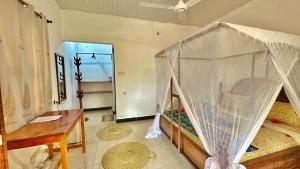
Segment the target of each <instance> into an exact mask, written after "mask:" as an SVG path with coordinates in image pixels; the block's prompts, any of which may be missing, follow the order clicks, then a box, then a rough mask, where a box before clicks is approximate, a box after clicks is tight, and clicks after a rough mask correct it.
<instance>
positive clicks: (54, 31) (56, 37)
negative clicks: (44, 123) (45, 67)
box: [26, 0, 76, 110]
mask: <svg viewBox="0 0 300 169" xmlns="http://www.w3.org/2000/svg"><path fill="white" fill-rule="evenodd" d="M26 2H28V3H30V4H31V5H32V6H33V7H34V9H35V11H37V12H42V13H43V14H44V15H45V16H46V17H47V18H48V19H49V20H52V21H53V23H51V24H48V29H49V46H50V57H51V58H50V61H51V73H52V74H51V77H52V81H51V82H52V98H53V100H54V99H55V100H57V99H58V97H57V84H56V69H55V57H54V53H55V52H58V53H60V54H62V55H63V50H62V48H63V43H62V42H63V41H62V37H61V30H60V29H61V17H60V14H61V10H60V8H59V6H58V5H57V3H56V2H55V0H26ZM65 64H66V65H65V69H66V82H67V86H66V88H67V99H66V101H64V102H63V103H62V104H61V105H60V106H59V108H60V109H68V108H72V107H76V105H74V104H73V103H72V90H71V79H70V78H71V76H70V72H71V71H70V63H69V62H68V61H67V60H66V61H65ZM52 107H53V109H54V110H57V107H56V105H53V106H52Z"/></svg>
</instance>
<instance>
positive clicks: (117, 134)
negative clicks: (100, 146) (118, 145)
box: [96, 123, 132, 141]
mask: <svg viewBox="0 0 300 169" xmlns="http://www.w3.org/2000/svg"><path fill="white" fill-rule="evenodd" d="M131 132H132V129H131V128H130V127H129V126H127V125H120V124H114V123H112V124H109V125H108V126H106V127H103V128H101V129H100V130H99V131H98V132H97V135H96V136H97V137H98V138H99V139H100V140H104V141H111V140H118V139H122V138H124V137H127V136H129V135H130V134H131Z"/></svg>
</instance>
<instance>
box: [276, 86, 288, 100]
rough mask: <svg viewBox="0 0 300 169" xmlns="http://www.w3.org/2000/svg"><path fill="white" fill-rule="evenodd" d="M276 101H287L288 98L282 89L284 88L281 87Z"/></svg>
mask: <svg viewBox="0 0 300 169" xmlns="http://www.w3.org/2000/svg"><path fill="white" fill-rule="evenodd" d="M276 101H279V102H285V103H289V102H290V101H289V99H288V97H287V96H286V93H285V91H284V88H282V89H281V91H280V93H279V95H278V97H277V99H276Z"/></svg>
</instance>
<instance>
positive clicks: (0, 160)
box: [0, 88, 8, 169]
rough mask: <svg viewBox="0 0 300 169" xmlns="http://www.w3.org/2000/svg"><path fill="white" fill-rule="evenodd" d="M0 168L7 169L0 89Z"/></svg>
mask: <svg viewBox="0 0 300 169" xmlns="http://www.w3.org/2000/svg"><path fill="white" fill-rule="evenodd" d="M0 137H1V138H0V139H1V143H2V144H1V145H0V168H2V169H8V157H7V143H6V133H5V124H4V114H3V106H2V97H1V88H0Z"/></svg>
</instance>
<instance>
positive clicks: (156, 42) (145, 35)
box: [61, 10, 197, 119]
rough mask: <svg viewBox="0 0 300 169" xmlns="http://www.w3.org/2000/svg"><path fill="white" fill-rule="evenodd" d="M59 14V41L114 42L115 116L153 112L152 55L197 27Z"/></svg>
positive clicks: (82, 13) (153, 67) (67, 11)
mask: <svg viewBox="0 0 300 169" xmlns="http://www.w3.org/2000/svg"><path fill="white" fill-rule="evenodd" d="M61 16H62V25H61V28H62V38H63V40H67V41H83V42H100V43H112V44H113V45H114V49H115V50H114V51H115V53H114V54H115V64H116V97H117V98H116V99H117V102H116V104H117V108H116V111H117V119H123V118H131V117H140V116H148V115H153V114H154V112H155V103H156V80H155V79H156V77H155V60H154V55H155V54H156V53H157V52H158V51H159V50H160V49H163V48H165V47H166V46H169V45H170V44H171V43H173V42H175V41H176V40H178V39H180V38H183V37H184V36H186V35H187V34H189V33H191V32H193V31H194V30H196V29H197V27H193V26H181V25H175V24H166V23H159V22H150V21H144V20H138V19H129V18H121V17H115V16H107V15H100V14H91V13H85V12H78V11H72V10H62V11H61ZM157 32H159V34H160V35H159V36H158V35H157Z"/></svg>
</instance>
